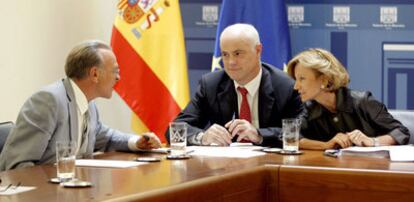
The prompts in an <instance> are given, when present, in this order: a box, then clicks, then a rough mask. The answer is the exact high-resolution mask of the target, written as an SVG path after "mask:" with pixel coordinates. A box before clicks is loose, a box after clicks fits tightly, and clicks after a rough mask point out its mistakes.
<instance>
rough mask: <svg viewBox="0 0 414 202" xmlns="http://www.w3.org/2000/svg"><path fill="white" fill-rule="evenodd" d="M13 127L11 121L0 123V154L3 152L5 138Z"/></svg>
mask: <svg viewBox="0 0 414 202" xmlns="http://www.w3.org/2000/svg"><path fill="white" fill-rule="evenodd" d="M13 125H14V124H13V122H11V121H8V122H3V123H0V153H1V151H2V150H3V146H4V143H5V142H6V139H7V136H8V135H9V133H10V130H11V129H12V128H13Z"/></svg>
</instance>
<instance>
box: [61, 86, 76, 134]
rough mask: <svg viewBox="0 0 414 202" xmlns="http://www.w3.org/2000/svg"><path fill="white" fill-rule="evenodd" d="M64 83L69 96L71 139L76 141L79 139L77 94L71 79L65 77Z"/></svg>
mask: <svg viewBox="0 0 414 202" xmlns="http://www.w3.org/2000/svg"><path fill="white" fill-rule="evenodd" d="M62 82H63V85H64V86H65V89H66V96H67V98H68V103H67V105H68V116H69V129H70V131H69V135H70V136H69V137H70V140H72V141H76V142H77V140H78V128H79V126H78V116H77V105H76V100H75V94H74V92H73V89H72V85H71V84H70V81H69V79H63V81H62Z"/></svg>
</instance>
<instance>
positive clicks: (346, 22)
mask: <svg viewBox="0 0 414 202" xmlns="http://www.w3.org/2000/svg"><path fill="white" fill-rule="evenodd" d="M332 21H333V22H334V23H326V24H325V26H326V27H337V28H338V29H345V28H356V27H358V25H357V24H355V23H350V22H351V7H349V6H334V7H333V8H332Z"/></svg>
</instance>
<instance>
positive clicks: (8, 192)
mask: <svg viewBox="0 0 414 202" xmlns="http://www.w3.org/2000/svg"><path fill="white" fill-rule="evenodd" d="M5 189H6V186H0V190H5ZM33 189H36V187H25V186H19V187H17V188H15V187H14V186H12V187H10V188H8V189H7V190H6V191H3V192H0V195H13V194H18V193H21V192H26V191H30V190H33Z"/></svg>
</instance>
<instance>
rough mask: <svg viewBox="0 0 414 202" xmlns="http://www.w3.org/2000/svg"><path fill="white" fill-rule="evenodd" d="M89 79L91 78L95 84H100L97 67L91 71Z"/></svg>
mask: <svg viewBox="0 0 414 202" xmlns="http://www.w3.org/2000/svg"><path fill="white" fill-rule="evenodd" d="M88 77H89V78H91V79H92V81H93V82H95V83H98V78H99V69H98V67H97V66H93V67H91V68H90V69H89V71H88Z"/></svg>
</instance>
